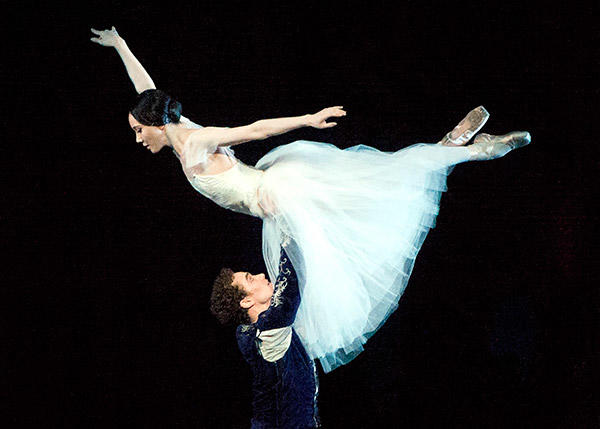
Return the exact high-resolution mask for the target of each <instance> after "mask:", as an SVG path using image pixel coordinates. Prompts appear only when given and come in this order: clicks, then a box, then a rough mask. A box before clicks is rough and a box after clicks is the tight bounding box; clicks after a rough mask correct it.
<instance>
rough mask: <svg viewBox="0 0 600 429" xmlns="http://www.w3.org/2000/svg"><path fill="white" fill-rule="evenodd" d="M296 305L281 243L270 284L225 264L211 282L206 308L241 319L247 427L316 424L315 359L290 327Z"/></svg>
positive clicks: (260, 276)
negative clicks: (248, 378) (248, 373)
mask: <svg viewBox="0 0 600 429" xmlns="http://www.w3.org/2000/svg"><path fill="white" fill-rule="evenodd" d="M299 305H300V292H299V290H298V279H297V278H296V272H295V271H294V267H293V266H292V264H291V263H290V260H289V258H288V256H287V254H286V251H285V245H284V246H282V248H281V256H280V260H279V276H278V277H277V280H276V281H275V284H274V285H273V284H272V283H271V282H269V281H268V280H267V279H266V278H265V275H264V274H257V275H252V274H250V273H248V272H243V271H242V272H236V273H234V272H233V271H232V270H230V269H228V268H224V269H222V270H221V273H220V274H219V276H218V277H217V279H216V280H215V282H214V285H213V291H212V296H211V306H210V309H211V312H212V313H213V314H214V315H215V316H216V317H217V319H219V321H220V322H221V323H230V322H237V323H240V325H239V326H238V328H237V341H238V346H239V348H240V351H241V352H242V355H243V356H244V359H246V361H247V362H248V363H249V364H250V366H251V367H252V372H253V376H254V380H253V383H252V394H253V399H252V407H253V414H254V416H253V417H252V421H251V423H252V429H258V428H265V429H266V428H317V427H320V423H319V417H318V410H317V392H318V381H317V374H316V368H315V364H314V362H313V361H312V359H310V358H309V357H308V354H307V353H306V350H305V349H304V347H303V346H302V343H301V342H300V339H299V337H298V335H297V334H296V332H295V331H294V329H293V328H292V324H293V323H294V319H295V318H296V312H297V310H298V306H299Z"/></svg>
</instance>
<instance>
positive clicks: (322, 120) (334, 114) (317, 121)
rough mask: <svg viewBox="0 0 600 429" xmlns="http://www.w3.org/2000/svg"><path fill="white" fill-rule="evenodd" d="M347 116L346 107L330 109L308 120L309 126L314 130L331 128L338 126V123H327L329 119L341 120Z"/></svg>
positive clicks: (311, 116)
mask: <svg viewBox="0 0 600 429" xmlns="http://www.w3.org/2000/svg"><path fill="white" fill-rule="evenodd" d="M342 116H346V111H345V110H344V106H335V107H328V108H326V109H323V110H321V111H320V112H317V113H315V114H313V115H310V116H309V118H308V125H309V126H311V127H314V128H331V127H335V126H336V125H337V122H327V119H329V118H340V117H342Z"/></svg>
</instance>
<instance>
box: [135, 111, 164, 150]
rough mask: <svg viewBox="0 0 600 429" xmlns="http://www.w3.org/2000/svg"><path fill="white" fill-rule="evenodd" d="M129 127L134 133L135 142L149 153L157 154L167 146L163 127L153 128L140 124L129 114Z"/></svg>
mask: <svg viewBox="0 0 600 429" xmlns="http://www.w3.org/2000/svg"><path fill="white" fill-rule="evenodd" d="M129 126H130V127H131V128H132V129H133V131H135V141H136V142H137V143H141V144H142V145H143V146H144V147H146V148H147V149H148V150H149V151H150V152H152V153H157V152H159V151H160V150H161V149H162V148H163V147H165V146H168V143H169V142H168V141H167V136H166V134H165V126H164V125H161V126H158V127H155V126H151V125H143V124H140V123H139V122H138V120H137V119H135V118H134V117H133V115H132V114H131V113H130V114H129Z"/></svg>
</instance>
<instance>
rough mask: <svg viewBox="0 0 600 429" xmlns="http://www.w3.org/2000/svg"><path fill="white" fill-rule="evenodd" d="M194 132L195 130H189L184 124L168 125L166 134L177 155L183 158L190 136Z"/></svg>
mask: <svg viewBox="0 0 600 429" xmlns="http://www.w3.org/2000/svg"><path fill="white" fill-rule="evenodd" d="M193 132H194V129H193V128H187V127H186V126H185V125H184V124H183V123H181V122H180V123H177V124H173V123H171V124H166V125H165V134H166V136H167V141H168V142H169V145H171V147H172V148H173V150H174V151H175V152H176V153H177V155H179V156H181V154H182V153H183V151H184V148H185V145H186V144H187V142H188V140H189V137H190V135H191V134H192V133H193Z"/></svg>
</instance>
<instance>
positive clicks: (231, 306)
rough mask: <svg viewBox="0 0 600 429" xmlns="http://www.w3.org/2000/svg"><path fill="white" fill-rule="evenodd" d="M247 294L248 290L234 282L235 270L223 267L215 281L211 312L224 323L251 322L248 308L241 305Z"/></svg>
mask: <svg viewBox="0 0 600 429" xmlns="http://www.w3.org/2000/svg"><path fill="white" fill-rule="evenodd" d="M245 296H246V292H244V290H242V289H240V288H239V287H237V286H235V285H234V284H233V271H232V270H231V269H229V268H223V269H221V272H220V273H219V275H218V276H217V278H216V279H215V282H214V283H213V288H212V294H211V296H210V312H211V313H212V314H214V315H215V317H216V318H217V319H218V320H219V322H221V323H222V324H224V325H228V324H232V323H237V324H243V325H247V324H250V323H251V322H250V316H248V310H246V309H245V308H242V307H241V306H240V301H241V300H242V299H244V297H245Z"/></svg>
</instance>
